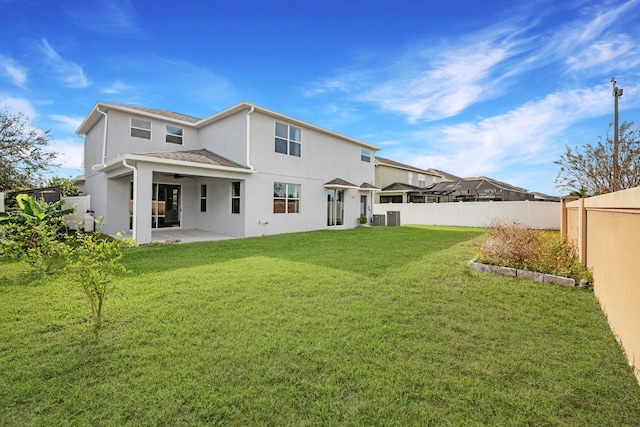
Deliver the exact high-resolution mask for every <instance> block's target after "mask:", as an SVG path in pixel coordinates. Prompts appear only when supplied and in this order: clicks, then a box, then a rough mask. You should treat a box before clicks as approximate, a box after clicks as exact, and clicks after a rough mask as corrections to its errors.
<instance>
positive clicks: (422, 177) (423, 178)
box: [418, 173, 427, 188]
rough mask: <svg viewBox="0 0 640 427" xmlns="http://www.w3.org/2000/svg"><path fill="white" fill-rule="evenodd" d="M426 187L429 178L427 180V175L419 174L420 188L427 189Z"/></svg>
mask: <svg viewBox="0 0 640 427" xmlns="http://www.w3.org/2000/svg"><path fill="white" fill-rule="evenodd" d="M426 185H427V178H426V176H425V174H423V173H419V174H418V187H420V188H422V187H425V186H426Z"/></svg>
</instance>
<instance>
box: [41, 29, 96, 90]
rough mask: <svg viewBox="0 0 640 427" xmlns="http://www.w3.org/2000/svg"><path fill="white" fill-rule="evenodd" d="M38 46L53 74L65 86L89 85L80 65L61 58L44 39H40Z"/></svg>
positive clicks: (80, 87)
mask: <svg viewBox="0 0 640 427" xmlns="http://www.w3.org/2000/svg"><path fill="white" fill-rule="evenodd" d="M39 48H40V51H41V52H42V53H43V54H44V57H45V62H46V64H47V65H48V66H49V67H50V69H51V71H52V72H53V74H54V76H55V77H56V78H57V79H59V80H61V81H63V82H64V84H65V85H66V86H68V87H71V88H79V89H84V88H86V87H87V86H89V79H88V78H87V76H86V75H85V73H84V70H83V69H82V67H81V66H80V65H78V64H76V63H74V62H71V61H67V60H65V59H64V58H62V57H61V56H60V55H59V54H58V52H56V50H55V49H54V48H53V47H51V45H50V44H49V42H48V41H47V40H45V39H42V43H41V44H40V46H39Z"/></svg>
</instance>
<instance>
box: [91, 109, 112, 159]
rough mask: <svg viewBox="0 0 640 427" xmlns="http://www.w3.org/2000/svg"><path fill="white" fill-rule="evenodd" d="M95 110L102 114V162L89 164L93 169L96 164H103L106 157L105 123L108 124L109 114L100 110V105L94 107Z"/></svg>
mask: <svg viewBox="0 0 640 427" xmlns="http://www.w3.org/2000/svg"><path fill="white" fill-rule="evenodd" d="M96 111H97V112H98V113H100V114H102V115H103V116H104V133H103V135H102V163H98V164H97V165H93V166H91V169H93V170H95V169H96V167H98V166H104V165H105V164H106V159H107V125H108V124H109V116H107V113H105V112H104V111H100V107H96Z"/></svg>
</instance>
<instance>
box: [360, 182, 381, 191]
mask: <svg viewBox="0 0 640 427" xmlns="http://www.w3.org/2000/svg"><path fill="white" fill-rule="evenodd" d="M360 188H362V189H364V190H379V188H378V187H376V186H375V185H372V184H369V183H368V182H363V183H362V184H361V185H360Z"/></svg>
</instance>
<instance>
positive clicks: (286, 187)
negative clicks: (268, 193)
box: [273, 182, 302, 214]
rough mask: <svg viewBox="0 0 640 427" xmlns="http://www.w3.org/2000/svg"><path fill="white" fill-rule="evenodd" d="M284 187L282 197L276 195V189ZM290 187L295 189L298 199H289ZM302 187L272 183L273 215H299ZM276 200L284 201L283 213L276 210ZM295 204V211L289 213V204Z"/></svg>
mask: <svg viewBox="0 0 640 427" xmlns="http://www.w3.org/2000/svg"><path fill="white" fill-rule="evenodd" d="M282 185H284V196H282V195H279V194H277V187H278V186H282ZM290 186H296V187H297V190H298V191H297V194H298V197H291V194H290V193H291V191H289V188H290ZM301 193H302V186H301V185H300V184H292V183H288V182H274V183H273V213H274V214H299V213H300V204H301V203H300V202H301V199H302V194H301ZM276 200H281V201H284V212H279V211H278V210H276ZM290 203H295V206H296V207H297V209H296V210H295V211H289V204H290Z"/></svg>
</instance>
